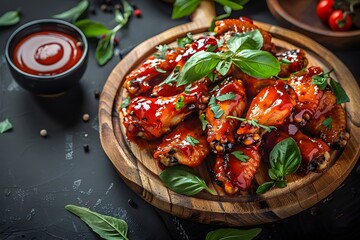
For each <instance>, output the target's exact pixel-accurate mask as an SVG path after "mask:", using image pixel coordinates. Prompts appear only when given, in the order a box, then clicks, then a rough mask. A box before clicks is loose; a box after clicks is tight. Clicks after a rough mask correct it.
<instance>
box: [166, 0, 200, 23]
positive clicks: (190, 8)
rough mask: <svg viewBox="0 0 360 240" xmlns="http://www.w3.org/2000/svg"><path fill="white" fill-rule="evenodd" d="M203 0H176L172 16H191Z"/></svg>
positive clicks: (174, 17) (175, 17) (173, 17)
mask: <svg viewBox="0 0 360 240" xmlns="http://www.w3.org/2000/svg"><path fill="white" fill-rule="evenodd" d="M200 2H201V0H176V1H175V3H174V6H173V10H172V14H171V18H172V19H177V18H182V17H185V16H189V15H190V14H191V13H192V12H194V11H195V9H196V8H197V7H198V6H199V4H200Z"/></svg>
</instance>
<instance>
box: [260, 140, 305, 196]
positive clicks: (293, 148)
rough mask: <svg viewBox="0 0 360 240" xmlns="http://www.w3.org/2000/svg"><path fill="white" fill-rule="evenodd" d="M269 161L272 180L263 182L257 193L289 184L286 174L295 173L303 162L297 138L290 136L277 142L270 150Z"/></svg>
mask: <svg viewBox="0 0 360 240" xmlns="http://www.w3.org/2000/svg"><path fill="white" fill-rule="evenodd" d="M269 161H270V166H271V168H270V169H269V171H268V174H269V177H270V178H271V180H272V181H270V182H265V183H263V184H261V185H260V186H259V187H258V188H257V189H256V193H257V194H263V193H265V192H267V191H269V190H270V189H271V188H272V187H273V186H277V187H279V188H284V187H286V186H287V181H286V179H285V176H286V175H289V174H292V173H295V172H296V170H297V169H298V168H299V166H300V164H301V153H300V149H299V147H298V146H297V144H296V142H295V140H294V139H293V138H291V137H289V138H286V139H284V140H282V141H281V142H279V143H278V144H276V145H275V147H274V148H273V149H272V150H271V152H270V156H269Z"/></svg>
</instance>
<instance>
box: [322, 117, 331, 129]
mask: <svg viewBox="0 0 360 240" xmlns="http://www.w3.org/2000/svg"><path fill="white" fill-rule="evenodd" d="M332 121H333V120H332V118H331V117H328V118H325V119H324V121H323V122H322V123H321V125H323V126H324V127H326V128H328V129H331V128H332Z"/></svg>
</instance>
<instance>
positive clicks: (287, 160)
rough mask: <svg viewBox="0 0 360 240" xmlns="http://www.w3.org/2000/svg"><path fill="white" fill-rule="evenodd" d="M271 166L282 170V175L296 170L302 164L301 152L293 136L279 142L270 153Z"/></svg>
mask: <svg viewBox="0 0 360 240" xmlns="http://www.w3.org/2000/svg"><path fill="white" fill-rule="evenodd" d="M269 161H270V165H271V168H273V169H276V170H278V171H280V172H281V174H282V176H286V175H288V174H292V173H294V172H296V170H297V169H298V168H299V166H300V164H301V153H300V149H299V147H298V146H297V144H296V142H295V140H294V139H293V138H291V137H289V138H286V139H284V140H282V141H281V142H279V143H277V144H276V145H275V146H274V148H273V149H272V150H271V152H270V155H269Z"/></svg>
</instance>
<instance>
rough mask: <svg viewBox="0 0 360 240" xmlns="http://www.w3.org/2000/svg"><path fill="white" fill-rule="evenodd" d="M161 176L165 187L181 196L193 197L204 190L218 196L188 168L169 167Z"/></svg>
mask: <svg viewBox="0 0 360 240" xmlns="http://www.w3.org/2000/svg"><path fill="white" fill-rule="evenodd" d="M159 176H160V179H161V181H162V182H163V183H164V184H165V186H167V187H168V188H170V189H171V190H173V191H174V192H176V193H179V194H183V195H187V196H192V195H195V194H197V193H199V192H201V191H202V190H206V191H207V192H209V193H210V194H212V195H215V194H216V193H215V191H214V190H212V189H211V188H209V187H208V186H207V185H206V183H205V181H204V180H203V179H201V178H199V177H198V176H196V175H195V173H194V172H193V170H192V169H189V168H188V167H184V166H174V167H169V168H166V169H165V170H164V171H162V172H161V173H160V175H159Z"/></svg>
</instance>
